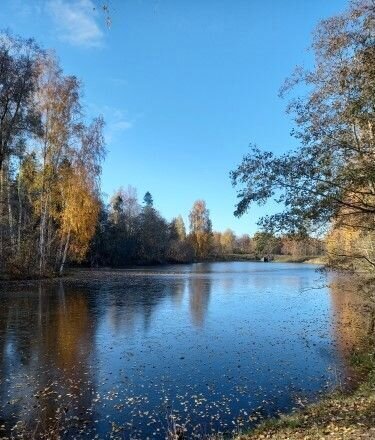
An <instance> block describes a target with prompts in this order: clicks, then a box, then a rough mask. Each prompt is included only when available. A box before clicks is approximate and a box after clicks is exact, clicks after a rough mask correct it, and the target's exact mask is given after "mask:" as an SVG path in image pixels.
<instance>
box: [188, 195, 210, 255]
mask: <svg viewBox="0 0 375 440" xmlns="http://www.w3.org/2000/svg"><path fill="white" fill-rule="evenodd" d="M189 220H190V239H191V242H192V245H193V247H194V249H195V254H196V256H197V257H198V258H205V257H207V256H208V255H209V252H210V248H211V241H212V223H211V220H210V212H209V210H208V209H207V207H206V202H205V201H204V200H197V201H196V202H194V204H193V207H192V209H191V211H190V214H189Z"/></svg>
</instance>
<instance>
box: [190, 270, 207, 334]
mask: <svg viewBox="0 0 375 440" xmlns="http://www.w3.org/2000/svg"><path fill="white" fill-rule="evenodd" d="M210 295H211V278H210V276H206V277H205V276H201V275H196V276H194V275H192V276H191V277H190V279H189V305H190V314H191V320H192V322H193V324H194V325H196V326H198V327H202V326H203V324H204V320H205V317H206V315H207V310H208V304H209V302H210Z"/></svg>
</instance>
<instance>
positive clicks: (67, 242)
mask: <svg viewBox="0 0 375 440" xmlns="http://www.w3.org/2000/svg"><path fill="white" fill-rule="evenodd" d="M69 241H70V231H69V232H68V236H67V237H66V242H65V247H64V253H63V257H62V260H61V265H60V270H59V274H60V275H62V273H63V272H64V265H65V261H66V255H67V253H68V248H69Z"/></svg>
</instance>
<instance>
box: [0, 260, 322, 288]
mask: <svg viewBox="0 0 375 440" xmlns="http://www.w3.org/2000/svg"><path fill="white" fill-rule="evenodd" d="M236 262H238V263H240V262H249V263H250V262H252V263H265V262H263V261H261V259H260V258H255V257H254V256H253V255H248V254H229V255H228V256H220V257H215V256H213V257H209V258H207V259H204V260H196V261H191V262H186V263H177V262H168V261H167V262H163V263H155V264H147V265H145V264H141V263H140V264H129V265H127V266H123V267H109V266H103V267H85V266H82V267H68V268H67V269H66V271H65V272H64V273H63V274H62V275H58V274H49V275H44V276H38V275H35V276H33V275H29V276H26V277H18V276H9V275H8V274H5V273H3V274H1V273H0V285H1V284H2V283H14V282H35V281H53V280H55V281H56V280H64V279H65V278H68V277H70V276H71V275H72V273H75V272H78V271H82V272H85V271H90V270H93V271H96V270H97V271H103V272H104V271H108V270H115V271H119V270H129V269H137V268H142V267H163V266H176V267H178V266H184V265H191V264H196V263H236ZM269 263H271V264H272V263H301V264H302V263H303V264H316V265H323V266H324V265H325V264H326V261H325V260H324V257H313V258H311V257H299V258H298V257H292V256H289V255H285V256H284V255H282V256H276V257H275V258H274V259H273V260H271V261H268V262H266V264H269Z"/></svg>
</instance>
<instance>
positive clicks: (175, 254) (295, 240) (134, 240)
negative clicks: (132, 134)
mask: <svg viewBox="0 0 375 440" xmlns="http://www.w3.org/2000/svg"><path fill="white" fill-rule="evenodd" d="M323 252H324V243H323V242H322V241H320V240H318V239H313V238H309V237H304V238H301V237H293V236H291V235H289V236H279V237H276V236H274V235H272V234H269V233H266V232H257V233H255V234H254V236H253V237H250V235H248V234H243V235H241V236H236V234H235V233H234V232H233V231H232V230H231V229H227V230H225V231H224V232H217V231H213V229H212V223H211V219H210V213H209V210H208V208H207V206H206V202H205V201H204V200H197V201H196V202H194V204H193V206H192V208H191V211H190V214H189V224H188V225H187V226H186V225H185V223H184V220H183V218H182V216H181V215H179V216H177V217H175V218H174V219H172V220H171V221H170V222H168V221H167V220H166V219H164V218H163V217H162V215H161V214H160V212H159V211H158V210H157V209H156V208H155V207H154V202H153V197H152V195H151V194H150V192H147V193H146V194H145V195H144V197H143V202H142V203H140V202H139V200H138V196H137V190H136V189H135V188H134V187H132V186H128V187H127V188H125V189H124V188H120V189H119V190H118V191H116V192H115V194H114V195H113V196H112V198H111V200H110V203H109V204H108V206H102V208H101V212H100V219H99V222H98V225H97V229H96V233H95V235H94V237H93V240H92V242H91V245H90V249H89V252H88V256H87V258H86V261H85V263H86V264H89V265H90V266H110V267H122V266H125V265H129V264H155V263H166V262H170V263H190V262H193V261H205V260H220V259H221V258H241V257H243V258H247V259H260V258H262V257H264V256H269V257H272V256H274V255H288V256H291V257H294V258H299V257H315V256H319V255H322V254H323Z"/></svg>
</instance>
